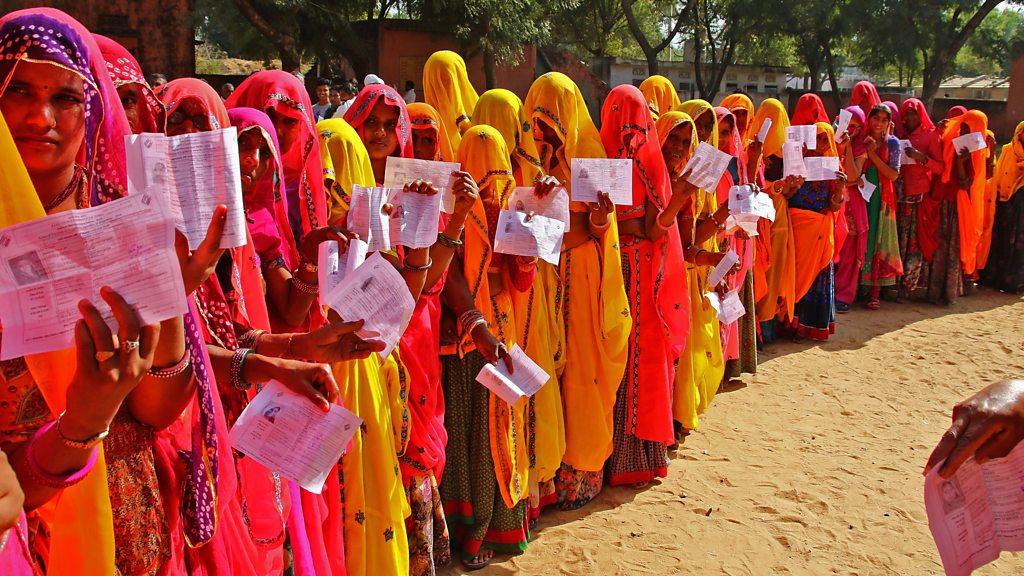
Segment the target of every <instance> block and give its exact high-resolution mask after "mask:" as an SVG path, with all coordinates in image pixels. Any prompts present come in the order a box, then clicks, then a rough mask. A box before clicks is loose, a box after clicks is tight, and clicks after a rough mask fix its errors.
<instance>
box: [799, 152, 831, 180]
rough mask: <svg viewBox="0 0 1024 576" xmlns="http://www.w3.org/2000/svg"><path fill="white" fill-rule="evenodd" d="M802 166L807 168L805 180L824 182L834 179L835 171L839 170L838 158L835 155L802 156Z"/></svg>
mask: <svg viewBox="0 0 1024 576" xmlns="http://www.w3.org/2000/svg"><path fill="white" fill-rule="evenodd" d="M804 167H805V168H806V169H807V176H806V177H805V178H804V180H805V181H807V182H824V181H827V180H835V179H836V172H839V158H838V157H837V156H816V157H810V158H804Z"/></svg>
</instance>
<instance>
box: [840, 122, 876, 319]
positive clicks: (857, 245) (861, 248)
mask: <svg viewBox="0 0 1024 576" xmlns="http://www.w3.org/2000/svg"><path fill="white" fill-rule="evenodd" d="M846 110H847V111H848V112H850V114H852V115H853V117H852V118H851V119H850V126H849V127H848V128H847V129H846V135H845V136H843V135H840V137H839V139H838V142H837V147H838V148H839V157H840V158H842V167H843V170H844V171H845V172H846V177H847V184H846V196H845V201H844V203H845V205H846V206H845V208H844V214H845V218H846V239H845V240H843V241H842V242H841V243H840V242H839V239H838V238H837V239H836V246H837V247H838V255H837V258H836V262H835V264H836V269H835V300H836V312H839V313H840V314H842V313H846V312H849V311H850V306H851V305H852V304H853V302H854V300H856V299H857V286H858V285H859V283H860V269H861V267H863V265H864V255H865V254H866V253H867V249H868V208H867V203H866V202H865V201H864V197H863V196H861V193H860V176H861V174H860V170H859V169H858V163H857V162H856V159H857V158H861V157H865V156H866V155H867V146H866V145H865V144H864V136H865V133H864V129H865V127H864V124H865V122H866V116H865V115H864V112H862V111H861V109H860V108H859V107H857V106H850V107H848V108H847V109H846Z"/></svg>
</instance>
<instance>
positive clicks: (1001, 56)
mask: <svg viewBox="0 0 1024 576" xmlns="http://www.w3.org/2000/svg"><path fill="white" fill-rule="evenodd" d="M1022 40H1024V14H1021V13H1020V12H1018V11H1017V10H1013V9H1002V8H1000V9H996V10H994V11H992V13H990V14H989V15H988V16H986V17H985V19H984V20H983V21H982V22H981V25H980V26H978V30H977V31H976V32H975V33H974V35H973V36H971V38H970V40H968V41H967V45H966V46H964V49H963V51H961V53H960V57H958V58H957V61H956V63H955V67H956V70H957V72H958V73H960V74H964V75H972V76H973V75H980V74H993V75H1000V76H1008V75H1009V74H1010V66H1011V65H1012V63H1013V62H1012V56H1011V54H1012V50H1011V47H1012V46H1013V44H1014V43H1015V42H1019V41H1022Z"/></svg>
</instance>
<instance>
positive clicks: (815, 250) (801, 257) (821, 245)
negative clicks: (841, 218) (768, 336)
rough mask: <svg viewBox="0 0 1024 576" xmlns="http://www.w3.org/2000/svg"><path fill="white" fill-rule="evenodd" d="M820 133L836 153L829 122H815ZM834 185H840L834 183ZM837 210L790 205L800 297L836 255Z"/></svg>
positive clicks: (830, 153)
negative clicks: (820, 210) (826, 138)
mask: <svg viewBox="0 0 1024 576" xmlns="http://www.w3.org/2000/svg"><path fill="white" fill-rule="evenodd" d="M815 127H816V128H817V133H818V134H825V135H827V136H828V149H826V150H825V152H824V154H822V155H823V156H833V157H834V156H837V154H836V144H835V136H834V134H835V133H834V131H833V129H832V125H831V124H829V123H827V122H818V123H817V124H815ZM833 185H836V186H837V185H838V184H836V183H833ZM838 214H839V213H838V212H827V213H821V212H815V211H813V210H802V209H800V208H790V209H789V221H790V222H789V224H790V228H791V229H792V230H793V245H794V256H795V264H794V270H795V272H796V276H795V278H794V288H793V298H794V302H797V301H799V300H800V299H801V298H803V297H804V295H805V294H807V292H808V291H809V290H810V289H811V286H812V285H813V284H814V280H815V279H816V278H817V277H818V274H820V273H821V271H822V270H823V269H824V268H825V266H827V265H828V263H829V262H831V261H832V257H833V256H835V234H834V229H835V221H836V217H837V215H838Z"/></svg>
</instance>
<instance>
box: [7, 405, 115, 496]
mask: <svg viewBox="0 0 1024 576" xmlns="http://www.w3.org/2000/svg"><path fill="white" fill-rule="evenodd" d="M56 425H57V423H56V421H54V422H49V423H47V424H46V425H44V426H43V427H42V428H40V429H39V430H37V431H36V433H35V435H34V436H32V440H30V441H29V443H28V447H27V448H26V449H25V461H26V463H27V464H28V472H29V474H30V475H31V476H32V479H33V480H35V481H37V482H39V483H40V484H42V485H43V486H46V487H47V488H54V489H57V490H63V489H64V488H67V487H69V486H74V485H75V484H78V483H79V482H81V481H82V480H83V479H85V477H86V476H88V475H89V472H91V471H92V469H93V466H95V465H96V460H97V458H98V456H99V450H98V449H97V448H96V447H95V446H93V447H92V452H91V453H90V454H89V459H88V460H87V461H86V463H85V465H84V466H82V467H81V468H80V469H78V470H76V471H74V472H71V473H69V474H64V475H59V476H58V475H56V474H51V473H49V472H47V471H46V470H43V467H42V466H40V465H39V460H38V459H37V458H36V450H35V445H36V441H37V440H39V438H41V437H42V435H43V434H45V433H46V432H47V431H48V430H50V429H51V428H53V427H54V426H56Z"/></svg>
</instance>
